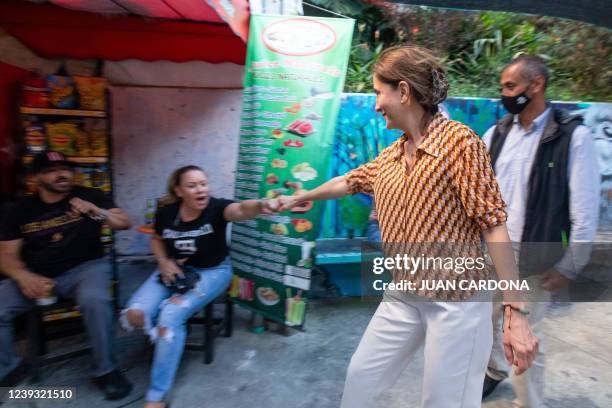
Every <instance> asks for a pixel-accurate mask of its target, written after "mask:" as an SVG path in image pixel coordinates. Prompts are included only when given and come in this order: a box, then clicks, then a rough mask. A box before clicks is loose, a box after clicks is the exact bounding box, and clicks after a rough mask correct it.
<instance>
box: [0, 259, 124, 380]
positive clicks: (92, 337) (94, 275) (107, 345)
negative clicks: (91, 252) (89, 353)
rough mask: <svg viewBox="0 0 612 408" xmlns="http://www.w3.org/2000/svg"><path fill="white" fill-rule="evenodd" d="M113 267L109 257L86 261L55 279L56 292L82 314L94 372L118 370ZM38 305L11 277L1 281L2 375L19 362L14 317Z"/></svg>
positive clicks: (104, 372)
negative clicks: (113, 347) (15, 346)
mask: <svg viewBox="0 0 612 408" xmlns="http://www.w3.org/2000/svg"><path fill="white" fill-rule="evenodd" d="M111 268H112V266H111V263H110V262H109V261H108V260H107V259H95V260H93V261H88V262H84V263H82V264H80V265H78V266H76V267H74V268H72V269H70V270H68V271H66V272H64V273H62V274H61V275H59V276H58V277H56V278H54V280H55V288H54V292H55V294H56V295H58V296H60V297H63V298H67V299H73V300H74V301H75V302H76V304H77V305H78V307H79V310H80V311H81V313H82V314H83V318H84V322H85V327H86V329H87V334H88V336H89V341H90V344H91V347H92V349H93V363H94V367H93V375H94V376H96V377H97V376H101V375H104V374H107V373H109V372H111V371H112V370H114V369H115V367H116V364H115V361H114V359H113V352H112V341H113V336H114V330H113V327H114V321H113V308H112V303H111V296H110V291H109V289H110V280H111V277H112V269H111ZM34 306H35V302H34V301H33V300H31V299H28V298H26V297H25V296H24V295H23V294H22V293H21V291H20V289H19V286H18V285H17V283H16V282H15V281H13V280H12V279H5V280H3V281H2V282H0V378H3V377H4V376H5V375H7V374H8V373H9V372H10V371H11V370H13V369H14V368H15V367H17V366H18V365H19V362H20V358H19V357H18V356H17V355H16V354H15V352H14V345H13V318H15V317H16V316H18V315H19V314H22V313H24V312H26V311H28V310H30V309H31V308H33V307H34Z"/></svg>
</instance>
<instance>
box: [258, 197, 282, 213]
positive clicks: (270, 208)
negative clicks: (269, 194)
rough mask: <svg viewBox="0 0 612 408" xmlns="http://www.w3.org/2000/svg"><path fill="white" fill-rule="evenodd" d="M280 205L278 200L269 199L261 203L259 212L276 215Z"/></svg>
mask: <svg viewBox="0 0 612 408" xmlns="http://www.w3.org/2000/svg"><path fill="white" fill-rule="evenodd" d="M280 206H281V204H280V202H279V200H278V198H271V199H268V200H263V201H262V206H261V212H262V213H263V214H276V213H278V212H279V208H280Z"/></svg>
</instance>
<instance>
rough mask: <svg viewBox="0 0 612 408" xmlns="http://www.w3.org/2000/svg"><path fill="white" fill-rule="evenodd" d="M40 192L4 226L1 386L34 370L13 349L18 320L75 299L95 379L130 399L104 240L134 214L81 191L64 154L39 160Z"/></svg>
mask: <svg viewBox="0 0 612 408" xmlns="http://www.w3.org/2000/svg"><path fill="white" fill-rule="evenodd" d="M32 170H33V172H34V174H35V176H36V180H37V183H38V194H36V195H33V196H30V197H26V198H24V199H23V200H21V201H20V202H19V203H17V205H15V206H14V207H13V208H12V209H11V210H10V211H9V213H8V214H7V216H6V218H4V221H3V222H2V225H0V272H1V273H2V274H4V275H5V276H7V277H8V278H9V279H5V280H3V281H2V282H1V283H0V386H1V387H13V386H15V385H16V384H18V383H19V382H20V381H21V380H22V379H23V378H24V376H25V375H27V368H28V367H27V365H26V364H24V363H23V362H22V361H20V359H19V358H18V357H17V356H16V355H15V353H14V352H13V333H12V324H13V322H12V321H13V318H14V317H16V316H17V315H19V314H21V313H24V312H26V311H27V310H29V309H31V308H32V307H34V305H35V304H36V303H39V304H43V303H41V301H43V300H49V299H50V297H51V296H50V295H57V296H61V297H63V298H70V299H74V300H75V302H76V304H77V305H78V306H79V310H80V311H81V313H83V318H84V319H83V320H84V323H85V327H86V329H87V333H88V335H89V340H90V344H91V347H92V349H93V353H92V360H93V363H94V364H93V367H94V369H93V373H92V374H93V376H94V377H93V382H94V384H96V385H97V386H98V387H99V388H100V389H101V390H102V392H103V393H104V394H105V396H106V398H107V399H110V400H113V399H120V398H123V397H124V396H126V395H127V394H129V392H130V390H131V389H132V385H131V384H130V383H129V382H128V381H127V380H126V379H125V378H124V377H123V375H122V374H121V373H120V372H119V371H118V370H117V366H116V363H115V360H114V358H113V355H112V341H113V320H114V319H113V309H112V303H111V298H110V294H109V288H110V283H111V277H112V273H111V272H112V271H111V265H110V262H109V261H108V260H106V259H104V258H103V257H104V249H103V247H102V243H101V241H100V238H101V229H102V222H105V223H106V224H107V225H108V226H109V227H110V228H112V229H115V230H120V229H127V228H129V227H130V221H129V219H128V216H127V215H126V214H125V213H124V212H123V211H122V210H121V209H119V208H117V206H116V205H115V203H114V202H113V201H112V199H110V198H109V197H107V196H106V195H105V194H104V193H102V192H101V191H98V190H95V189H92V188H85V187H78V186H73V176H74V171H73V169H72V164H71V163H70V162H69V161H67V160H66V157H64V155H63V154H62V153H60V152H56V151H46V152H43V153H40V154H39V155H38V156H36V157H35V158H34V161H33V162H32Z"/></svg>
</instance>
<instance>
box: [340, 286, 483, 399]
mask: <svg viewBox="0 0 612 408" xmlns="http://www.w3.org/2000/svg"><path fill="white" fill-rule="evenodd" d="M476 296H477V297H475V298H474V300H482V301H470V302H433V301H425V300H423V299H422V298H420V299H421V300H419V298H417V297H415V296H413V295H407V294H403V293H397V292H394V293H391V292H388V293H386V294H385V297H384V299H383V301H382V302H381V304H380V305H379V306H378V309H377V310H376V313H375V314H374V317H372V320H371V321H370V324H369V325H368V328H367V329H366V331H365V333H364V335H363V338H362V339H361V342H360V343H359V346H358V347H357V350H356V351H355V354H353V357H352V358H351V362H350V364H349V367H348V372H347V376H346V382H345V385H344V394H343V395H342V405H341V406H342V408H372V407H374V406H375V404H376V397H377V396H378V395H379V394H380V393H382V392H383V391H385V390H386V389H388V388H390V387H391V386H392V385H393V384H394V383H395V382H396V380H397V378H398V377H399V375H400V374H401V372H402V371H403V370H404V368H406V366H407V365H408V363H409V362H410V358H411V357H412V356H413V354H414V353H415V351H416V350H417V349H418V348H419V347H420V346H421V345H423V344H424V346H425V370H424V373H423V390H422V396H421V405H422V407H424V408H480V406H481V399H482V385H483V379H484V374H485V370H486V368H487V362H488V359H489V356H490V353H491V345H492V342H493V340H492V327H491V326H492V324H491V312H492V310H491V302H490V301H486V300H487V299H488V297H485V296H482V295H476Z"/></svg>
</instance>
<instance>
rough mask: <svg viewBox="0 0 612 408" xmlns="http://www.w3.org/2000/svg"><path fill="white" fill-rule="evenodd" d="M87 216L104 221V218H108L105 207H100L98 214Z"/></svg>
mask: <svg viewBox="0 0 612 408" xmlns="http://www.w3.org/2000/svg"><path fill="white" fill-rule="evenodd" d="M89 218H91V219H92V220H94V221H98V222H102V221H104V220H106V219H107V218H108V210H105V209H103V208H102V209H101V210H100V214H98V215H92V216H90V217H89Z"/></svg>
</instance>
